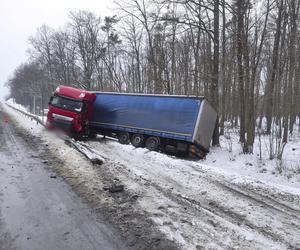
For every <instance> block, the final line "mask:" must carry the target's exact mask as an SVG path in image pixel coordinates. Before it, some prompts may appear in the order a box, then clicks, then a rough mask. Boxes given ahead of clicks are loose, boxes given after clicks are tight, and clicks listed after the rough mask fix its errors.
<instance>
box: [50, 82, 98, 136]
mask: <svg viewBox="0 0 300 250" xmlns="http://www.w3.org/2000/svg"><path fill="white" fill-rule="evenodd" d="M95 99H96V95H95V94H94V93H91V92H89V91H86V90H81V89H76V88H72V87H67V86H59V87H57V89H56V90H55V92H54V94H53V96H52V97H51V99H50V102H49V111H48V115H47V123H46V126H47V128H49V129H60V130H63V131H65V132H67V133H70V134H77V135H78V134H85V133H87V132H88V127H89V120H90V117H91V115H92V112H93V102H94V101H95Z"/></svg>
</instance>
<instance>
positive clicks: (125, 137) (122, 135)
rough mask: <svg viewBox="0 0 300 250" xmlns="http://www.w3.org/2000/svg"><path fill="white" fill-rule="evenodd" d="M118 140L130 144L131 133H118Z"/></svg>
mask: <svg viewBox="0 0 300 250" xmlns="http://www.w3.org/2000/svg"><path fill="white" fill-rule="evenodd" d="M118 141H119V142H120V143H121V144H129V141H130V140H129V133H127V132H121V133H119V134H118Z"/></svg>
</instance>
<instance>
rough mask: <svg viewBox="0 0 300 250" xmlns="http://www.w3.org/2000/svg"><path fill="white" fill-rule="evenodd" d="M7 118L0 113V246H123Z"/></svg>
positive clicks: (110, 229)
mask: <svg viewBox="0 0 300 250" xmlns="http://www.w3.org/2000/svg"><path fill="white" fill-rule="evenodd" d="M7 121H8V119H7V118H4V115H3V113H2V112H1V111H0V249H5V250H9V249H30V250H31V249H51V250H52V249H122V250H123V249H127V247H126V245H125V244H124V243H123V240H122V239H121V238H120V237H119V236H118V235H119V233H118V232H117V231H116V230H115V229H113V228H112V227H111V226H109V225H107V224H106V223H104V222H103V220H101V218H99V216H97V217H96V216H95V215H94V214H92V209H91V208H89V207H88V206H87V205H86V204H84V203H83V202H82V201H81V199H80V198H79V197H78V196H77V195H76V194H75V193H74V192H73V191H72V190H70V188H69V187H68V186H67V185H66V184H65V183H64V182H63V181H62V180H61V178H59V177H57V178H56V175H55V174H53V173H51V171H50V170H49V169H48V165H47V164H46V163H47V160H42V159H41V158H40V156H39V152H41V147H40V146H39V145H33V142H32V141H30V140H29V141H27V142H26V138H25V140H24V138H23V136H21V135H20V134H18V132H17V131H16V130H15V129H14V127H13V126H11V124H10V122H8V123H6V122H7ZM49 160H50V159H49ZM47 169H48V170H47ZM51 177H55V178H51Z"/></svg>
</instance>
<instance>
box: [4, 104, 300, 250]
mask: <svg viewBox="0 0 300 250" xmlns="http://www.w3.org/2000/svg"><path fill="white" fill-rule="evenodd" d="M6 109H7V110H8V111H9V112H10V113H11V114H12V115H13V116H14V117H15V119H17V120H18V122H19V123H20V124H21V125H22V126H24V127H25V128H26V129H27V130H30V131H31V132H32V133H33V134H35V135H37V136H40V137H43V138H44V140H45V141H46V142H47V143H49V144H50V145H51V146H50V147H52V149H53V150H57V152H58V154H59V155H60V156H61V157H63V159H64V160H65V161H67V164H69V165H71V164H72V163H74V162H75V161H76V171H77V172H78V173H80V174H81V175H82V176H84V178H86V180H89V184H90V185H92V183H96V184H99V183H97V180H96V177H95V176H97V174H96V172H97V171H96V170H95V168H91V167H90V166H89V164H86V163H85V161H84V159H82V157H79V156H78V154H76V152H74V150H73V149H71V148H68V147H66V146H65V145H64V143H63V142H62V141H61V140H60V139H58V138H54V137H53V135H50V134H49V133H47V132H46V131H44V130H43V129H42V128H41V126H39V125H35V124H34V123H32V122H31V121H30V120H28V119H27V118H25V117H24V116H22V115H20V114H19V113H17V112H16V111H14V110H11V109H9V108H7V107H6ZM264 140H267V139H266V138H264ZM230 141H231V142H228V139H225V138H221V146H222V147H221V148H216V149H215V148H214V149H212V150H211V152H210V153H209V154H208V156H207V159H206V160H202V161H191V160H187V159H179V158H176V157H174V156H169V155H165V154H162V153H158V152H150V151H148V150H146V149H142V148H138V149H136V148H134V147H132V146H131V145H120V144H119V143H118V142H117V141H115V140H113V139H109V138H108V139H103V138H101V137H98V138H97V140H96V141H90V142H87V143H86V145H88V146H91V147H92V148H93V149H95V150H96V151H97V152H100V153H101V155H102V156H103V158H104V159H105V164H103V165H102V166H101V168H102V169H103V170H105V171H107V172H109V173H111V174H112V175H113V176H115V177H116V178H117V179H118V180H120V181H121V182H122V183H123V184H124V185H125V187H126V189H128V190H129V191H131V192H133V193H136V195H137V197H138V202H137V206H138V207H136V208H135V209H139V210H141V211H144V213H145V216H148V217H149V218H151V220H152V221H153V222H154V223H155V224H156V226H157V228H158V229H159V230H160V231H161V232H163V233H164V234H165V235H166V236H167V237H168V238H169V239H171V240H174V241H176V242H177V243H178V244H180V245H181V247H182V248H183V249H198V248H201V247H204V248H211V249H223V248H242V249H287V248H297V247H298V248H299V247H300V239H299V233H298V232H299V230H300V181H299V165H298V164H299V163H298V161H299V152H300V140H299V135H295V137H294V138H293V139H291V141H290V142H289V144H288V145H287V147H286V149H285V150H286V154H285V155H284V161H283V165H281V167H278V166H279V165H277V164H278V162H277V161H275V160H272V161H270V160H267V152H266V151H264V152H263V157H262V160H259V156H258V155H257V145H256V146H255V153H254V154H253V155H244V154H241V153H240V152H241V147H240V145H239V144H238V141H237V137H236V136H234V135H232V137H231V139H230ZM228 143H232V152H229V151H228V148H227V147H228V145H227V144H228ZM264 150H265V149H264ZM78 161H79V162H80V164H78ZM282 166H283V167H282ZM74 171H75V170H74Z"/></svg>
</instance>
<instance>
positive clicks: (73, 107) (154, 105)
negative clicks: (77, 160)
mask: <svg viewBox="0 0 300 250" xmlns="http://www.w3.org/2000/svg"><path fill="white" fill-rule="evenodd" d="M216 119H217V113H216V111H215V110H214V109H213V108H212V106H211V105H210V104H209V102H208V101H207V100H206V99H205V98H204V97H187V96H175V95H148V94H127V93H107V92H92V91H86V90H81V89H76V88H72V87H66V86H59V87H58V88H57V89H56V91H55V92H54V94H53V96H52V97H51V99H50V102H49V111H48V115H47V127H48V128H49V129H57V128H59V129H62V130H64V131H66V132H67V133H69V134H70V135H71V136H73V137H75V138H83V137H85V138H87V137H95V136H96V135H97V134H100V135H104V136H110V137H115V138H117V139H118V140H119V142H120V143H122V144H129V143H131V144H132V145H133V146H134V147H146V148H147V149H149V150H153V151H157V150H163V149H165V148H166V147H173V148H174V149H176V150H177V151H178V152H182V153H188V154H191V155H193V156H198V157H200V158H203V157H204V156H205V154H206V153H207V152H208V151H209V146H210V143H211V139H212V135H213V131H214V127H215V123H216Z"/></svg>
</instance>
